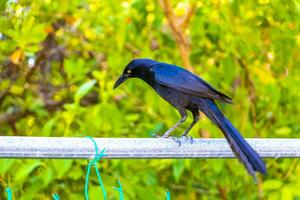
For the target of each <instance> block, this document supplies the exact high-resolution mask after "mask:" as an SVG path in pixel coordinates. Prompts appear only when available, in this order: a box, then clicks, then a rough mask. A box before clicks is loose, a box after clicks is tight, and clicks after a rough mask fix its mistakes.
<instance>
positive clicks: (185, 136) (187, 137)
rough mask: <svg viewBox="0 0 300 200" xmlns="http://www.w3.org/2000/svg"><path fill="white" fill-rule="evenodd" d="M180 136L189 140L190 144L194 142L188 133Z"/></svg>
mask: <svg viewBox="0 0 300 200" xmlns="http://www.w3.org/2000/svg"><path fill="white" fill-rule="evenodd" d="M180 138H182V139H185V140H187V141H190V142H191V144H193V143H194V138H193V137H192V136H190V135H182V136H181V137H180Z"/></svg>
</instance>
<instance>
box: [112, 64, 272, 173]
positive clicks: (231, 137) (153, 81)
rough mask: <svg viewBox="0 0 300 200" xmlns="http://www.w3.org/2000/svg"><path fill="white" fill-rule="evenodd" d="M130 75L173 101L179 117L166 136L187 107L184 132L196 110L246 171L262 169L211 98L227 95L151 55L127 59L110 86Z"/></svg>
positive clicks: (197, 114) (228, 100) (255, 154)
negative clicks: (214, 127)
mask: <svg viewBox="0 0 300 200" xmlns="http://www.w3.org/2000/svg"><path fill="white" fill-rule="evenodd" d="M134 77H135V78H140V79H142V80H144V81H145V82H147V83H148V84H149V85H150V86H151V87H152V88H153V89H154V90H155V91H156V92H157V93H158V94H159V95H160V96H161V97H162V98H164V99H165V100H166V101H168V102H169V103H170V104H171V105H173V106H174V107H175V108H176V109H177V110H178V111H179V113H180V115H181V120H180V121H179V122H177V123H176V124H175V125H174V126H173V127H171V128H170V129H169V130H168V131H167V132H166V133H165V134H164V135H163V136H166V137H167V136H169V135H170V133H171V132H172V131H173V130H174V129H175V128H176V127H177V126H179V125H180V124H181V123H183V122H184V121H185V119H186V117H187V114H186V110H190V111H191V112H192V113H193V116H194V121H193V122H192V124H191V125H190V126H189V127H188V128H187V129H186V130H185V132H184V134H183V135H187V134H188V132H189V131H190V129H191V128H192V127H193V126H194V124H195V123H196V122H197V121H198V119H199V110H200V111H202V112H203V113H204V114H205V115H206V116H207V117H208V118H209V119H210V120H211V121H212V122H213V123H214V124H216V125H217V126H218V127H219V128H220V129H221V131H222V132H223V133H224V135H225V138H226V139H227V141H228V143H229V144H230V147H231V149H232V150H233V152H234V153H235V155H236V156H237V158H238V159H239V160H240V161H241V162H242V163H243V164H244V166H245V167H246V169H247V171H248V172H249V174H251V175H252V176H253V177H255V171H258V172H261V173H266V167H265V164H264V162H263V161H262V159H261V158H260V156H259V155H258V154H257V153H256V152H255V151H254V150H253V148H252V147H251V146H250V145H249V144H248V143H247V142H246V141H245V140H244V138H243V137H242V136H241V135H240V133H239V132H238V130H237V129H236V128H235V127H234V126H233V125H232V124H231V123H230V121H229V120H228V119H227V118H226V117H225V116H224V115H223V114H222V112H221V111H220V110H219V108H218V107H217V105H216V104H215V102H214V100H219V101H223V102H226V103H231V102H232V100H231V98H230V97H228V96H226V95H225V94H222V93H221V92H218V91H217V90H216V89H214V88H213V87H212V86H210V85H209V84H208V83H207V82H206V81H204V80H203V79H201V78H200V77H198V76H197V75H195V74H193V73H192V72H189V71H187V70H185V69H183V68H180V67H178V66H175V65H171V64H167V63H161V62H157V61H154V60H151V59H135V60H133V61H131V62H130V63H129V64H128V65H127V66H126V67H125V69H124V71H123V74H122V75H121V76H120V78H119V79H118V80H117V81H116V83H115V86H114V88H116V87H117V86H118V85H120V84H121V83H122V82H124V81H125V80H127V79H128V78H134Z"/></svg>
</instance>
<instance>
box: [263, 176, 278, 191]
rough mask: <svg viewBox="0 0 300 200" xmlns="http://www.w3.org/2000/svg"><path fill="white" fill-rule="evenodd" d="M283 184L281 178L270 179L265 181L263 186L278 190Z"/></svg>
mask: <svg viewBox="0 0 300 200" xmlns="http://www.w3.org/2000/svg"><path fill="white" fill-rule="evenodd" d="M281 185H282V181H281V180H275V179H269V180H266V181H264V182H263V186H262V187H263V189H264V190H277V189H279V188H280V187H281Z"/></svg>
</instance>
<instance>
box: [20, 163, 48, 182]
mask: <svg viewBox="0 0 300 200" xmlns="http://www.w3.org/2000/svg"><path fill="white" fill-rule="evenodd" d="M41 164H42V163H41V161H39V160H29V161H27V162H26V163H23V164H22V166H21V167H20V169H18V170H17V171H16V173H15V181H16V182H21V181H24V180H25V179H27V178H28V177H29V175H30V173H32V172H33V170H34V169H35V168H37V167H38V166H40V165H41Z"/></svg>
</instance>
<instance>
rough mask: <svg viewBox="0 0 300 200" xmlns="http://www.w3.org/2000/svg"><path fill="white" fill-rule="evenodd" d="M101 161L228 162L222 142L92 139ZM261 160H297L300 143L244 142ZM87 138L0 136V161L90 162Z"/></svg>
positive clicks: (91, 151) (228, 154) (91, 150)
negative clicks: (247, 143)
mask: <svg viewBox="0 0 300 200" xmlns="http://www.w3.org/2000/svg"><path fill="white" fill-rule="evenodd" d="M94 140H95V141H96V143H97V145H98V147H99V149H100V150H101V149H103V148H105V149H106V151H105V153H106V154H107V156H105V157H104V158H127V159H128V158H144V159H145V158H146V159H153V158H231V157H234V155H233V153H232V152H231V149H230V147H229V145H228V144H227V142H226V140H225V139H194V140H193V143H192V144H191V142H190V141H187V140H185V139H180V141H181V145H180V146H179V143H178V142H176V141H174V140H173V139H162V138H94ZM247 141H248V142H249V144H250V145H251V146H252V147H253V148H254V149H255V150H256V151H257V152H258V153H259V154H260V155H261V156H262V157H275V158H283V157H300V139H247ZM94 153H95V149H94V145H93V143H92V141H91V139H89V138H84V137H83V138H75V137H16V136H11V137H10V136H0V158H48V159H51V158H70V159H74V158H92V157H93V156H94Z"/></svg>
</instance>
